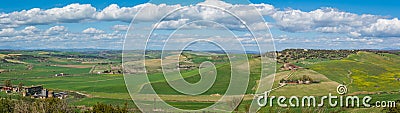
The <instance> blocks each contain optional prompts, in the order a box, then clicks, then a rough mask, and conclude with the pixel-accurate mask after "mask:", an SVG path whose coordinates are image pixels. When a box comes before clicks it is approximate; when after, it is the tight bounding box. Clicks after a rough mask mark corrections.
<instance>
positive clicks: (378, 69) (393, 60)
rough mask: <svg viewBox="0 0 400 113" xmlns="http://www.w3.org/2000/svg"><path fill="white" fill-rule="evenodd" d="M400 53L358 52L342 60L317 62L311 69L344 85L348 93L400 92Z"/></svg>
mask: <svg viewBox="0 0 400 113" xmlns="http://www.w3.org/2000/svg"><path fill="white" fill-rule="evenodd" d="M399 67H400V56H398V55H394V54H389V53H372V52H362V51H360V52H357V54H352V55H350V56H348V57H347V58H344V59H342V60H330V61H324V62H319V63H316V64H313V65H311V66H310V69H312V70H314V71H317V72H319V73H321V74H324V75H326V76H327V77H328V78H329V79H331V80H333V81H336V82H338V83H342V84H346V85H348V86H349V88H350V92H356V91H371V92H376V91H388V92H389V91H400V68H399Z"/></svg>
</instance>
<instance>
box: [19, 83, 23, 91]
mask: <svg viewBox="0 0 400 113" xmlns="http://www.w3.org/2000/svg"><path fill="white" fill-rule="evenodd" d="M23 87H24V83H22V82H20V83H18V89H19V90H21V89H22V88H23Z"/></svg>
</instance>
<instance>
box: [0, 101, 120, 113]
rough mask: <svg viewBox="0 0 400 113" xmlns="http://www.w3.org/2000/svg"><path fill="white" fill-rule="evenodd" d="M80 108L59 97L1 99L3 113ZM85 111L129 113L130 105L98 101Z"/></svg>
mask: <svg viewBox="0 0 400 113" xmlns="http://www.w3.org/2000/svg"><path fill="white" fill-rule="evenodd" d="M79 111H80V110H79V109H76V108H75V107H72V106H70V105H68V103H67V102H66V101H65V100H61V99H58V98H47V99H29V98H22V99H19V100H13V99H11V98H3V99H0V112H1V113H75V112H79ZM81 112H85V113H127V112H128V105H127V104H125V106H123V107H119V106H113V105H111V104H102V103H97V104H96V105H94V106H93V107H92V109H90V110H87V111H81Z"/></svg>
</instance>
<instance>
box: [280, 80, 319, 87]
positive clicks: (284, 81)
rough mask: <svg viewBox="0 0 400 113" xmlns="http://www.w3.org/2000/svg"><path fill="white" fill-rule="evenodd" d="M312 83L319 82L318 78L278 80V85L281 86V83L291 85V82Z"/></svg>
mask: <svg viewBox="0 0 400 113" xmlns="http://www.w3.org/2000/svg"><path fill="white" fill-rule="evenodd" d="M312 83H320V81H318V80H314V81H313V80H284V79H282V80H280V81H279V85H280V86H283V85H287V84H288V85H291V84H312Z"/></svg>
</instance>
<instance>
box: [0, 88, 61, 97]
mask: <svg viewBox="0 0 400 113" xmlns="http://www.w3.org/2000/svg"><path fill="white" fill-rule="evenodd" d="M1 91H4V92H6V93H12V92H16V93H22V96H24V97H29V96H30V97H31V98H41V99H45V98H59V99H65V98H67V96H68V94H67V93H65V92H58V93H56V92H53V91H49V90H47V89H44V88H43V86H41V85H38V86H29V87H25V86H24V87H22V88H19V87H7V86H3V87H1Z"/></svg>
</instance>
